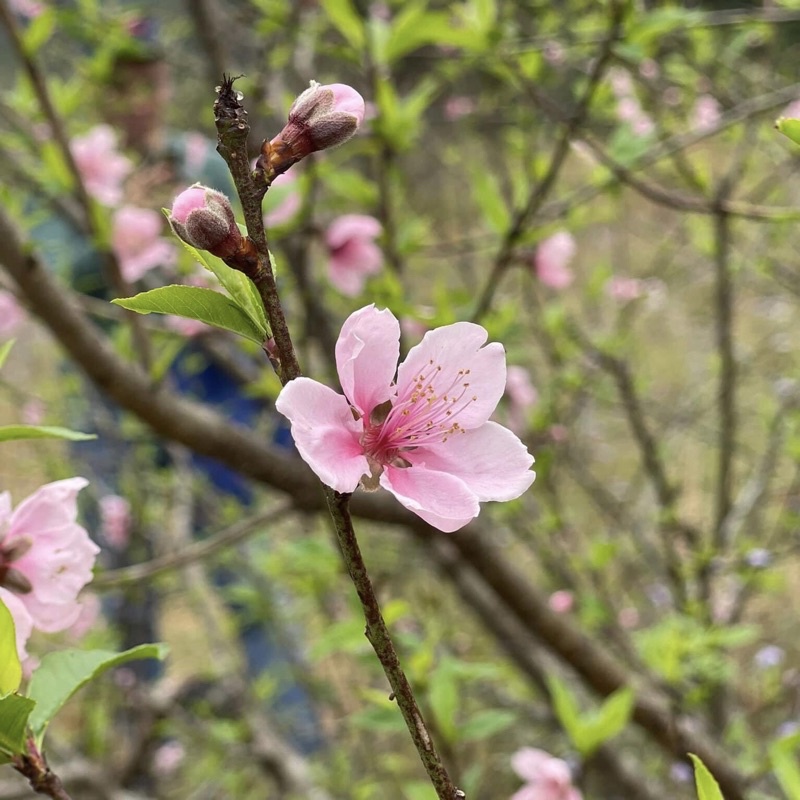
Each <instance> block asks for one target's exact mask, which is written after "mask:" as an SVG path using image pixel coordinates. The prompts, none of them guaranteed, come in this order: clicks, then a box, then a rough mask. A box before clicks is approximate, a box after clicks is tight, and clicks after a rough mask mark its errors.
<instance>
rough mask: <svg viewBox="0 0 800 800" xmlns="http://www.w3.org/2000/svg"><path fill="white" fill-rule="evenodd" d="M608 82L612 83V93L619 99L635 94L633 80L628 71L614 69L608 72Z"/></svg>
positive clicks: (618, 68) (619, 68)
mask: <svg viewBox="0 0 800 800" xmlns="http://www.w3.org/2000/svg"><path fill="white" fill-rule="evenodd" d="M608 80H609V82H610V83H611V91H612V92H614V95H615V96H616V97H617V98H621V97H627V96H629V95H632V94H633V91H634V90H633V78H632V77H631V74H630V72H628V70H626V69H622V68H621V67H612V68H611V69H610V70H609V71H608Z"/></svg>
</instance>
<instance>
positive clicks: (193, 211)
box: [169, 183, 243, 258]
mask: <svg viewBox="0 0 800 800" xmlns="http://www.w3.org/2000/svg"><path fill="white" fill-rule="evenodd" d="M169 222H170V225H172V229H173V230H174V231H175V233H176V234H177V235H178V236H179V237H180V238H181V239H183V241H184V242H186V243H187V244H190V245H192V247H196V248H197V249H198V250H208V252H209V253H212V254H213V255H215V256H219V258H229V257H230V256H233V255H234V254H235V253H237V252H238V251H239V250H240V249H241V247H242V244H243V237H242V234H241V231H240V230H239V228H238V226H237V225H236V219H235V217H234V216H233V209H232V208H231V202H230V200H228V198H227V197H225V195H224V194H222V192H218V191H216V190H214V189H209V188H208V187H207V186H201V185H200V184H199V183H196V184H195V185H194V186H191V187H189V188H188V189H186V190H185V191H183V192H181V193H180V194H179V195H178V196H177V197H176V198H175V202H174V203H173V204H172V213H171V214H170V217H169Z"/></svg>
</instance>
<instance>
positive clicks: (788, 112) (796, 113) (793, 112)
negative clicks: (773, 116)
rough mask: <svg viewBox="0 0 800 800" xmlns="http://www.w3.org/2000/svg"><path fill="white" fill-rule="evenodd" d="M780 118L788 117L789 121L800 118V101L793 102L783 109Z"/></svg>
mask: <svg viewBox="0 0 800 800" xmlns="http://www.w3.org/2000/svg"><path fill="white" fill-rule="evenodd" d="M780 116H782V117H788V118H789V119H798V118H800V99H798V100H793V101H792V102H791V103H789V105H788V106H786V108H784V109H783V111H782V112H781V114H780Z"/></svg>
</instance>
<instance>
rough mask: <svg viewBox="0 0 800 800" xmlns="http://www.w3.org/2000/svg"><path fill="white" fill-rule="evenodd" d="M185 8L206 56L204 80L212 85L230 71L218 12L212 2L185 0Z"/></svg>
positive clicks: (206, 0)
mask: <svg viewBox="0 0 800 800" xmlns="http://www.w3.org/2000/svg"><path fill="white" fill-rule="evenodd" d="M186 7H187V9H188V11H189V16H190V17H191V18H192V22H194V29H195V32H196V33H197V38H198V39H200V41H201V42H202V45H203V50H204V51H205V54H206V59H205V61H206V65H207V67H208V71H207V74H206V80H208V81H209V83H211V84H213V83H215V82H216V81H217V80H219V76H220V75H222V73H223V72H227V71H228V70H229V69H230V64H229V63H228V55H227V53H226V52H225V48H224V47H223V44H222V42H223V35H222V34H223V30H224V29H223V28H222V27H221V25H220V24H219V23H220V19H219V18H220V10H219V8H218V7H217V5H216V3H215V2H214V0H186Z"/></svg>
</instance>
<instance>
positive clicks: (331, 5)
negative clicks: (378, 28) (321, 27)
mask: <svg viewBox="0 0 800 800" xmlns="http://www.w3.org/2000/svg"><path fill="white" fill-rule="evenodd" d="M321 5H322V9H323V10H324V11H325V13H326V14H327V16H328V19H329V20H330V22H331V23H333V26H334V27H335V28H336V30H337V31H339V33H341V34H342V36H344V38H345V39H346V40H347V42H348V44H349V45H350V46H351V47H352V48H353V49H354V50H361V49H362V48H363V47H364V41H365V39H366V35H365V33H364V23H363V21H362V20H361V17H359V16H358V12H357V11H356V9H355V7H354V6H353V4H352V3H351V2H350V0H322V3H321Z"/></svg>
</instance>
